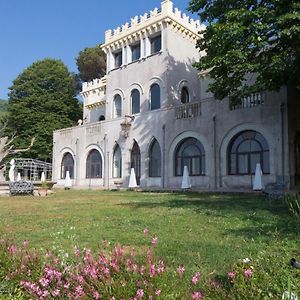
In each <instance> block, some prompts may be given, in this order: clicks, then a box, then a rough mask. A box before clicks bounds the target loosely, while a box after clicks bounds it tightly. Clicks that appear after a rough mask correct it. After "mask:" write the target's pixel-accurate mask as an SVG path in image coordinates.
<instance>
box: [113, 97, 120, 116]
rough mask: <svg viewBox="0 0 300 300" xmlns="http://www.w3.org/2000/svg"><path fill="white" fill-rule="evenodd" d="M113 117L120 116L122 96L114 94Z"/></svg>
mask: <svg viewBox="0 0 300 300" xmlns="http://www.w3.org/2000/svg"><path fill="white" fill-rule="evenodd" d="M113 115H114V118H118V117H121V116H122V98H121V96H120V95H118V94H117V95H115V97H114V112H113Z"/></svg>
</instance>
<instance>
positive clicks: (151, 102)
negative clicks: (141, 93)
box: [150, 82, 161, 110]
mask: <svg viewBox="0 0 300 300" xmlns="http://www.w3.org/2000/svg"><path fill="white" fill-rule="evenodd" d="M155 86H157V87H158V92H159V100H158V103H159V107H156V108H152V107H153V103H154V101H153V99H152V96H153V92H152V89H153V88H154V87H155ZM154 100H155V99H154ZM160 108H161V88H160V85H159V84H158V83H156V82H155V83H153V84H151V86H150V110H157V109H160Z"/></svg>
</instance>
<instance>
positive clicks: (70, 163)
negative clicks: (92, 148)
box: [60, 152, 74, 179]
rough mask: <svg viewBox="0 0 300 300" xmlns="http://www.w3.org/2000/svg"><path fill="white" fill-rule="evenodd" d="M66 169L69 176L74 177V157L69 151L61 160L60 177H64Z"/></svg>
mask: <svg viewBox="0 0 300 300" xmlns="http://www.w3.org/2000/svg"><path fill="white" fill-rule="evenodd" d="M67 171H69V173H70V178H71V179H74V159H73V156H72V154H71V153H69V152H67V153H65V154H64V156H63V159H62V162H61V173H60V176H61V179H65V178H66V174H67Z"/></svg>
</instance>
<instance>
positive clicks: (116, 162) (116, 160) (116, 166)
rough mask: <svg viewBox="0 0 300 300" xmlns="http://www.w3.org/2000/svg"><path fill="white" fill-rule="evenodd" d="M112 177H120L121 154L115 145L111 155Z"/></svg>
mask: <svg viewBox="0 0 300 300" xmlns="http://www.w3.org/2000/svg"><path fill="white" fill-rule="evenodd" d="M113 177H114V178H121V177H122V153H121V148H120V147H119V145H116V147H115V150H114V154H113Z"/></svg>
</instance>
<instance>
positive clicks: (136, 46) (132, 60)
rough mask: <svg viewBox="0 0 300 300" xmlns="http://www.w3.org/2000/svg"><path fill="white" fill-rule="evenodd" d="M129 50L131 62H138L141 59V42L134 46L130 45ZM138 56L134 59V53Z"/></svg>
mask: <svg viewBox="0 0 300 300" xmlns="http://www.w3.org/2000/svg"><path fill="white" fill-rule="evenodd" d="M130 50H131V62H135V61H138V60H139V59H140V58H141V42H140V41H139V42H138V43H136V44H132V45H130ZM136 51H137V53H138V54H139V55H138V57H135V56H134V55H135V53H136Z"/></svg>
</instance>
